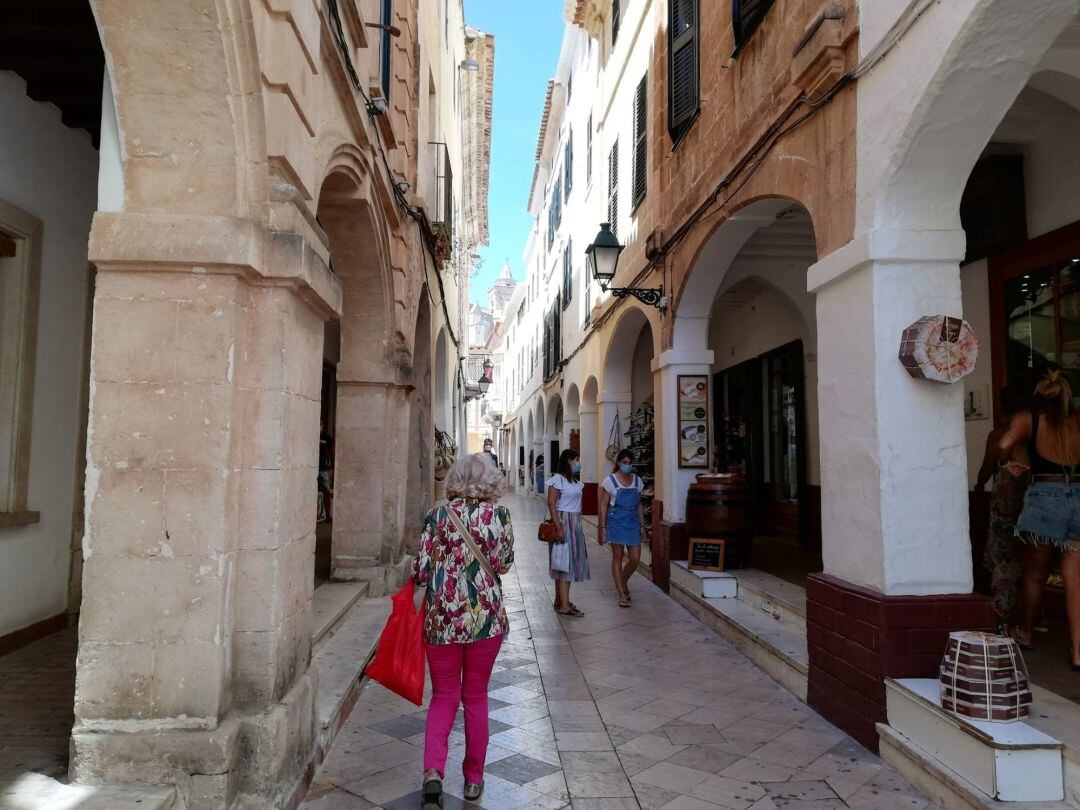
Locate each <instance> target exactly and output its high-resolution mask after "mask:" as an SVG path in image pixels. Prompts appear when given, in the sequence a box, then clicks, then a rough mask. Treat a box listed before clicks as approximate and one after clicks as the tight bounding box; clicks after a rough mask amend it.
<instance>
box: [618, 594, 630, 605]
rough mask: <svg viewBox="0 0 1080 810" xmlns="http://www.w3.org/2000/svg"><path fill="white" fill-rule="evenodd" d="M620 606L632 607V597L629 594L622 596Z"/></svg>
mask: <svg viewBox="0 0 1080 810" xmlns="http://www.w3.org/2000/svg"><path fill="white" fill-rule="evenodd" d="M619 607H624V608H628V607H630V597H628V596H627V597H620V598H619Z"/></svg>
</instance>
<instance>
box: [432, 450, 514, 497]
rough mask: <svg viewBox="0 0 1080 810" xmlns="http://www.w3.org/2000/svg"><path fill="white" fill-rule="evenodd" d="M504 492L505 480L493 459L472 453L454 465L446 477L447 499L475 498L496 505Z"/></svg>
mask: <svg viewBox="0 0 1080 810" xmlns="http://www.w3.org/2000/svg"><path fill="white" fill-rule="evenodd" d="M502 492H503V479H502V474H501V473H500V472H499V469H498V468H497V467H496V466H495V465H494V464H492V463H491V457H490V456H487V455H485V454H483V453H472V454H471V455H468V456H465V457H464V458H462V459H459V460H458V461H456V462H455V463H454V466H453V467H451V468H450V472H449V473H447V476H446V497H447V498H475V499H476V500H478V501H487V502H489V503H494V502H495V501H497V500H499V497H500V496H501V495H502Z"/></svg>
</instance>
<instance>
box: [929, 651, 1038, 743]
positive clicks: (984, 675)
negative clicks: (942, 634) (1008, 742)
mask: <svg viewBox="0 0 1080 810" xmlns="http://www.w3.org/2000/svg"><path fill="white" fill-rule="evenodd" d="M940 681H941V705H942V706H943V707H944V708H945V709H947V710H948V711H951V712H953V713H954V714H959V715H963V716H964V717H970V718H971V719H972V720H987V721H989V722H992V723H1011V722H1015V721H1017V720H1022V719H1024V718H1025V717H1027V716H1028V712H1029V710H1030V707H1031V688H1030V687H1029V686H1028V675H1027V668H1026V667H1025V666H1024V659H1023V658H1022V657H1021V655H1020V649H1019V647H1018V646H1017V644H1016V642H1015V641H1013V640H1012V639H1011V638H1009V637H1008V636H997V635H993V634H991V633H979V632H973V631H960V632H956V633H950V634H949V644H948V647H946V649H945V658H944V659H943V660H942V662H941V676H940Z"/></svg>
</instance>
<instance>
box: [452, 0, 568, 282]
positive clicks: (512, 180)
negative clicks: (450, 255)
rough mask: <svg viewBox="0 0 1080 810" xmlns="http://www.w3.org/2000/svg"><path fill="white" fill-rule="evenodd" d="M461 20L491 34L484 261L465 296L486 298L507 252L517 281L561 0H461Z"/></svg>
mask: <svg viewBox="0 0 1080 810" xmlns="http://www.w3.org/2000/svg"><path fill="white" fill-rule="evenodd" d="M464 3H465V21H466V22H467V23H468V24H469V25H473V26H475V27H477V28H479V29H481V30H482V31H487V32H488V33H490V34H494V35H495V100H494V107H493V110H492V135H491V183H490V189H491V190H490V197H489V199H488V212H489V213H488V216H489V219H490V222H489V231H490V234H491V244H490V245H489V246H488V247H482V248H480V255H481V256H482V257H483V264H482V266H481V268H480V272H479V273H478V274H477V276H476V278H474V279H473V281H472V290H471V295H470V298H471V299H472V300H473V301H477V302H479V303H486V302H487V289H488V287H490V286H491V283H492V282H493V281H494V280H495V279H496V278H497V277H498V275H499V272H500V271H501V270H502V266H503V262H504V261H505V260H506V257H509V258H510V269H511V270H512V271H513V273H514V278H516V279H517V280H518V281H521V279H522V276H523V275H524V269H523V267H522V264H521V252H522V250H524V248H525V239H526V237H527V236H528V234H529V228H530V227H531V225H532V218H531V217H530V216H529V215H528V213H526V211H525V204H526V202H527V199H528V195H529V182H530V181H531V180H532V173H533V165H534V163H535V156H536V136H537V133H538V131H539V128H540V114H541V113H542V112H543V105H544V94H545V93H546V91H547V81H548V79H550V78H551V76H552V74H554V72H555V63H556V61H557V60H558V58H559V48H560V46H561V45H562V32H563V19H562V6H563V4H562V0H538V2H530V3H526V2H521V0H464Z"/></svg>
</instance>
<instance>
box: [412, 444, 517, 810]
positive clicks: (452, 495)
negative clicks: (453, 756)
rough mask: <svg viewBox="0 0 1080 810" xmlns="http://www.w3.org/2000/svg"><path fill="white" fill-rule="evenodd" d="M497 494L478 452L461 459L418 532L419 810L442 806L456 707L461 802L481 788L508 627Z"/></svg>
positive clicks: (506, 538)
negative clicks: (422, 727)
mask: <svg viewBox="0 0 1080 810" xmlns="http://www.w3.org/2000/svg"><path fill="white" fill-rule="evenodd" d="M501 492H502V476H501V475H500V474H499V471H498V470H497V469H496V468H495V467H493V466H492V464H491V462H490V461H489V460H487V459H485V458H484V456H483V455H482V454H480V453H474V454H473V455H470V456H466V457H465V458H463V459H461V460H460V461H458V462H457V463H456V464H455V465H454V466H453V467H452V468H451V470H450V473H449V475H447V477H446V494H447V497H448V498H449V499H450V500H449V502H448V503H447V504H446V505H445V506H437V507H436V508H434V509H432V510H431V511H430V512H428V515H427V518H426V519H425V520H424V528H423V530H422V532H421V534H420V548H419V551H418V552H417V555H416V562H415V563H414V564H413V579H414V580H415V581H416V583H417V584H418V585H423V586H425V587H426V594H425V599H424V604H425V611H426V612H425V618H424V642H425V645H424V646H425V650H426V652H427V661H428V672H429V673H430V675H431V692H432V694H431V704H430V706H429V707H428V716H427V728H426V733H425V737H424V788H423V805H422V807H423V808H424V810H436V808H441V807H442V806H443V798H442V780H443V778H444V777H445V775H446V773H445V771H446V756H447V749H448V742H449V738H450V729H451V728H452V727H453V725H454V717H455V716H456V715H457V710H458V705H459V704H464V707H465V760H464V762H463V763H462V770H463V772H464V775H465V798H466V799H468V800H470V801H475V800H476V799H479V798H480V795H481V794H482V793H483V790H484V761H485V759H486V758H487V747H488V681H489V680H490V678H491V670H492V667H493V666H494V665H495V658H496V656H497V655H498V654H499V647H500V646H501V645H502V640H503V638H504V637H505V636H506V634H507V633H508V632H509V629H510V627H509V624H508V623H507V619H506V609H505V608H504V607H503V597H502V584H501V582H500V576H501V575H502V574H505V573H506V572H507V571H509V570H510V566H511V565H512V564H513V562H514V532H513V529H512V528H511V526H510V512H509V510H508V509H507V508H506V507H505V506H499V505H498V504H497V503H496V502H497V501H498V499H499V496H500V494H501ZM462 529H464V530H466V531H468V532H469V535H470V536H471V539H472V541H473V543H474V544H475V546H476V547H477V550H478V551H480V552H481V553H482V554H483V555H484V557H485V558H486V560H485V561H484V562H482V561H481V560H480V559H479V558H478V557H477V556H476V554H475V553H473V550H472V549H471V548H470V545H469V543H468V542H467V541H466V540H465V539H463V535H462V531H461V530H462ZM485 562H486V564H487V565H486V566H485V564H484V563H485ZM489 568H490V572H489V571H488V569H489Z"/></svg>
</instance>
